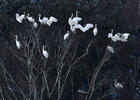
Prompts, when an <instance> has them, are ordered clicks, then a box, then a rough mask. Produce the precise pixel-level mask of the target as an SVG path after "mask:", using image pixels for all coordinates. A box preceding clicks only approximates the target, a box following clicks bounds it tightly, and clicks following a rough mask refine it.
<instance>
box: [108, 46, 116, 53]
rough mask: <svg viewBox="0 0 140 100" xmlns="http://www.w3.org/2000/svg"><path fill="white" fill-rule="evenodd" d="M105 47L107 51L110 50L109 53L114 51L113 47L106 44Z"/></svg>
mask: <svg viewBox="0 0 140 100" xmlns="http://www.w3.org/2000/svg"><path fill="white" fill-rule="evenodd" d="M107 49H108V51H109V52H111V53H115V51H114V49H113V47H111V46H109V45H108V46H107Z"/></svg>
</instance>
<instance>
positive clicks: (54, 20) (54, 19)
mask: <svg viewBox="0 0 140 100" xmlns="http://www.w3.org/2000/svg"><path fill="white" fill-rule="evenodd" d="M57 21H58V20H57V19H56V18H55V17H52V16H51V17H50V18H49V19H48V21H47V25H49V26H51V24H52V23H56V22H57Z"/></svg>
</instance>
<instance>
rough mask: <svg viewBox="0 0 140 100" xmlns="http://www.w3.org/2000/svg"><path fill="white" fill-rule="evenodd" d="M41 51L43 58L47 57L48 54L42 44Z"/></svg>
mask: <svg viewBox="0 0 140 100" xmlns="http://www.w3.org/2000/svg"><path fill="white" fill-rule="evenodd" d="M42 53H43V56H44V57H45V58H48V57H49V54H48V52H47V51H46V50H45V48H44V45H43V48H42Z"/></svg>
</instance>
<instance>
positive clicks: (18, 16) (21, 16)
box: [16, 13, 25, 23]
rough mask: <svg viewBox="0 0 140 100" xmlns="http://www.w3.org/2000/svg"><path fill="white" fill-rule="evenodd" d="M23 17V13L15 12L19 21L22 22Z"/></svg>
mask: <svg viewBox="0 0 140 100" xmlns="http://www.w3.org/2000/svg"><path fill="white" fill-rule="evenodd" d="M23 19H25V14H22V15H19V14H18V13H16V20H17V21H18V22H19V23H22V21H23Z"/></svg>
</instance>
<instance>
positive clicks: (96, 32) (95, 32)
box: [93, 24, 98, 36]
mask: <svg viewBox="0 0 140 100" xmlns="http://www.w3.org/2000/svg"><path fill="white" fill-rule="evenodd" d="M93 34H94V36H96V35H97V34H98V29H97V24H95V28H94V29H93Z"/></svg>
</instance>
